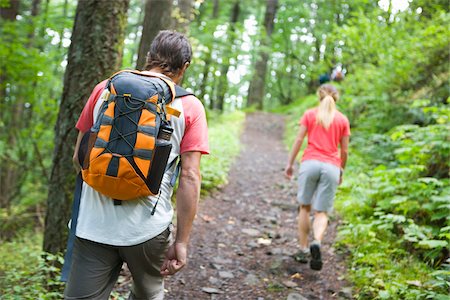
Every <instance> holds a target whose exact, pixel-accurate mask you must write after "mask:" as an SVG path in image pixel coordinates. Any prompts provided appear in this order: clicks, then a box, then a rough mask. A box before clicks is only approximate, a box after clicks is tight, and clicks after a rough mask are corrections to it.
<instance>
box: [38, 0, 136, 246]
mask: <svg viewBox="0 0 450 300" xmlns="http://www.w3.org/2000/svg"><path fill="white" fill-rule="evenodd" d="M128 4H129V0H115V1H114V5H111V3H110V1H109V0H83V1H79V2H78V6H77V11H76V15H75V22H74V27H73V31H72V39H71V40H72V42H71V45H70V48H69V52H68V64H67V68H66V72H65V75H64V89H63V95H62V99H61V104H60V110H59V113H58V119H57V121H56V126H55V149H54V153H53V167H52V170H51V174H50V182H49V192H48V198H47V215H46V219H45V235H44V251H47V252H50V253H57V252H60V251H62V250H63V249H64V248H65V243H66V238H67V230H66V229H67V222H68V220H69V211H70V203H71V200H72V198H73V195H72V192H73V187H74V183H75V172H74V170H73V167H72V155H73V147H74V145H75V140H76V137H77V134H78V132H77V130H76V129H75V127H74V126H75V123H76V120H77V118H78V116H79V115H80V112H81V110H82V108H83V105H84V104H85V102H86V100H87V99H88V97H89V95H90V93H91V91H92V89H93V88H94V86H95V85H96V84H97V83H98V82H100V81H101V80H102V79H105V78H106V77H108V76H110V75H111V74H112V73H113V72H115V71H117V70H118V69H119V68H120V65H121V60H122V56H121V55H122V47H123V41H124V33H125V25H126V22H127V9H128Z"/></svg>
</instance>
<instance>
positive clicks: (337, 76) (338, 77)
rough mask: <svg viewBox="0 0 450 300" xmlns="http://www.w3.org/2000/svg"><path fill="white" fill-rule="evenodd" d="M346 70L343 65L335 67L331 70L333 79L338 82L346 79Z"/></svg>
mask: <svg viewBox="0 0 450 300" xmlns="http://www.w3.org/2000/svg"><path fill="white" fill-rule="evenodd" d="M344 77H345V75H344V70H343V69H342V67H341V66H337V67H335V68H334V69H333V71H332V72H331V80H333V81H336V82H341V81H342V80H344Z"/></svg>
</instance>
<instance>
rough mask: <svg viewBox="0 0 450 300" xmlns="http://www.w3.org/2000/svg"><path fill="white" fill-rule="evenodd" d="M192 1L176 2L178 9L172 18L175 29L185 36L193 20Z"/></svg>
mask: <svg viewBox="0 0 450 300" xmlns="http://www.w3.org/2000/svg"><path fill="white" fill-rule="evenodd" d="M193 9H194V1H193V0H178V7H177V9H176V10H175V11H176V12H178V13H177V14H176V16H175V18H174V20H175V26H174V27H175V29H176V30H177V31H179V32H181V33H184V34H187V33H188V32H189V24H190V23H191V21H192V18H193Z"/></svg>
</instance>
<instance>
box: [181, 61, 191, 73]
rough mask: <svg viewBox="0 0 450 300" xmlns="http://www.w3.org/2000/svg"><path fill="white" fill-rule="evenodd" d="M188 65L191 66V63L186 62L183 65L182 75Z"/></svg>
mask: <svg viewBox="0 0 450 300" xmlns="http://www.w3.org/2000/svg"><path fill="white" fill-rule="evenodd" d="M190 65H191V63H190V62H188V61H187V62H185V63H184V65H183V68H182V70H183V73H184V71H186V69H187V68H188V67H189V66H190Z"/></svg>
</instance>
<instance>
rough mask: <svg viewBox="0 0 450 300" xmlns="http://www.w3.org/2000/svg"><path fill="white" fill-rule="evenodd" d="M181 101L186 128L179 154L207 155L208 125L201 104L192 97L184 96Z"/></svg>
mask: <svg viewBox="0 0 450 300" xmlns="http://www.w3.org/2000/svg"><path fill="white" fill-rule="evenodd" d="M181 101H182V104H183V112H184V120H185V125H186V126H185V130H184V135H183V138H182V139H181V144H180V154H183V153H185V152H189V151H198V152H201V153H202V154H209V144H208V125H207V122H206V114H205V108H204V107H203V104H202V103H201V102H200V100H198V99H197V98H196V97H194V96H185V97H183V98H181Z"/></svg>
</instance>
